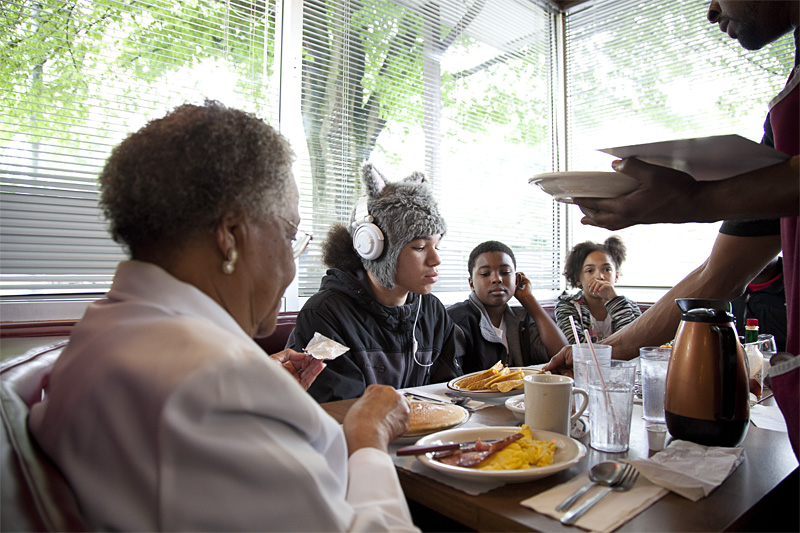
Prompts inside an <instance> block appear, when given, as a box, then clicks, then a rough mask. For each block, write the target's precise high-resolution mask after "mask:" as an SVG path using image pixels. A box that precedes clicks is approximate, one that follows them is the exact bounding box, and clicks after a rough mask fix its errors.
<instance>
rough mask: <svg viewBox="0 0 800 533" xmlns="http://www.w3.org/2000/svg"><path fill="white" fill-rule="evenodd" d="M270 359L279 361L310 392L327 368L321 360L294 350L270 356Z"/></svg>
mask: <svg viewBox="0 0 800 533" xmlns="http://www.w3.org/2000/svg"><path fill="white" fill-rule="evenodd" d="M270 358H272V359H274V360H276V361H278V362H279V363H280V364H281V366H282V367H283V368H285V369H286V370H287V371H288V372H289V373H290V374H291V375H292V376H294V378H295V379H296V380H297V382H298V383H300V385H301V386H302V387H303V388H304V389H305V390H308V388H309V387H310V386H311V384H312V383H314V380H315V379H317V376H318V375H319V373H320V372H322V370H323V369H324V368H325V363H323V362H322V361H320V360H319V359H315V358H314V357H311V356H310V355H307V354H304V353H301V352H296V351H294V350H284V351H282V352H278V353H276V354H274V355H270Z"/></svg>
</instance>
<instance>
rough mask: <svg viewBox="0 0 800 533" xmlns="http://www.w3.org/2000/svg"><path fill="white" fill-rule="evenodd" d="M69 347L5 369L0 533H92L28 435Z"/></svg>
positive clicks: (52, 347)
mask: <svg viewBox="0 0 800 533" xmlns="http://www.w3.org/2000/svg"><path fill="white" fill-rule="evenodd" d="M65 344H66V341H63V342H59V343H55V344H49V345H46V346H42V347H39V348H34V349H32V350H30V351H28V352H26V353H25V354H23V355H20V356H18V357H15V358H13V359H9V360H7V361H4V362H3V363H2V364H0V418H2V426H1V427H0V432H2V434H1V435H0V438H2V449H1V451H0V453H2V457H1V458H0V461H2V462H1V463H0V492H2V501H1V502H0V531H89V526H88V524H87V523H86V521H85V520H84V518H83V516H82V515H81V512H80V509H79V508H78V504H77V501H76V499H75V496H74V494H73V492H72V489H71V488H70V487H69V485H68V484H67V482H66V480H65V479H64V477H63V476H62V475H61V473H60V472H59V470H58V469H57V468H56V467H55V465H53V463H52V462H51V461H50V460H49V459H48V458H47V456H45V455H44V453H43V452H42V451H41V449H39V447H38V446H37V445H36V443H35V442H34V441H33V439H32V438H31V435H30V433H29V432H28V426H27V421H28V413H29V411H30V408H31V406H32V405H33V404H34V403H36V402H38V401H39V400H41V398H42V392H43V391H44V390H46V388H47V382H48V379H49V376H50V371H51V370H52V367H53V363H55V361H56V359H57V358H58V356H59V355H60V354H61V351H62V349H63V348H64V345H65Z"/></svg>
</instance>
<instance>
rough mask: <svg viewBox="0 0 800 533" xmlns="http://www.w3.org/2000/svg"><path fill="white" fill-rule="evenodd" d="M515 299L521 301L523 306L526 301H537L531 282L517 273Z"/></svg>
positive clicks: (523, 275) (520, 273)
mask: <svg viewBox="0 0 800 533" xmlns="http://www.w3.org/2000/svg"><path fill="white" fill-rule="evenodd" d="M514 298H516V299H517V300H519V301H520V303H522V304H523V305H524V303H525V300H529V299H532V300H534V301H535V300H536V298H535V297H534V296H533V290H532V289H531V282H530V280H529V279H528V278H526V277H525V274H523V273H522V272H517V289H516V290H515V291H514Z"/></svg>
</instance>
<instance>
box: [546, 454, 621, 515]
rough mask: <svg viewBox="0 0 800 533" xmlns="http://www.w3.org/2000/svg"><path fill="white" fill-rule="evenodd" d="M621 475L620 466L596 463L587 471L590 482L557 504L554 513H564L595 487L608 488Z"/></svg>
mask: <svg viewBox="0 0 800 533" xmlns="http://www.w3.org/2000/svg"><path fill="white" fill-rule="evenodd" d="M620 475H622V465H620V464H619V463H617V462H614V461H604V462H602V463H597V464H596V465H594V466H593V467H592V468H591V469H590V470H589V480H590V482H589V483H587V484H586V485H584V486H583V487H581V488H579V489H578V490H576V491H575V492H573V493H572V494H570V495H569V496H568V497H567V499H565V500H564V501H563V502H561V503H559V504H558V507H556V511H566V510H567V509H569V508H570V507H572V505H573V504H574V503H575V502H577V501H578V500H579V499H580V497H581V496H583V495H584V494H586V493H587V492H588V491H589V489H591V488H592V487H594V486H595V485H606V486H610V485H612V484H613V483H615V482H616V481H617V480H618V479H619V477H620Z"/></svg>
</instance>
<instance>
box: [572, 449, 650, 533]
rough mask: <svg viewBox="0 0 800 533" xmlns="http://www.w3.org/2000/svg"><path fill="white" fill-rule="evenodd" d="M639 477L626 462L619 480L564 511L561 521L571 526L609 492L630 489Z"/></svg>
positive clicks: (636, 471)
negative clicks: (573, 507)
mask: <svg viewBox="0 0 800 533" xmlns="http://www.w3.org/2000/svg"><path fill="white" fill-rule="evenodd" d="M638 478H639V471H638V470H636V469H635V468H634V467H633V465H632V464H630V463H627V464H626V465H625V468H624V469H623V471H622V475H621V476H620V478H619V480H618V481H617V482H616V483H614V484H613V485H610V486H608V487H603V489H602V490H600V492H598V493H597V494H595V495H594V496H592V497H591V498H590V499H588V500H586V502H585V503H582V504H581V505H579V506H578V507H576V508H575V509H573V510H571V511H570V512H568V513H566V514H565V515H564V516H562V517H561V523H562V524H565V525H568V526H571V525H573V524H574V523H575V522H577V521H578V519H579V518H580V517H582V516H583V515H584V514H586V511H588V510H589V509H590V508H591V507H592V506H593V505H594V504H596V503H597V502H599V501H600V500H602V499H603V498H604V497H605V496H606V495H607V494H608V493H609V492H611V491H612V490H613V491H618V492H622V491H626V490H630V489H631V488H632V487H633V485H634V484H635V483H636V480H637V479H638Z"/></svg>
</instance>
